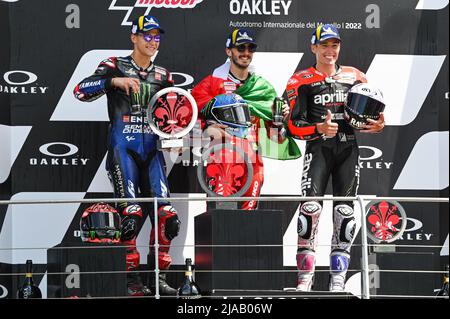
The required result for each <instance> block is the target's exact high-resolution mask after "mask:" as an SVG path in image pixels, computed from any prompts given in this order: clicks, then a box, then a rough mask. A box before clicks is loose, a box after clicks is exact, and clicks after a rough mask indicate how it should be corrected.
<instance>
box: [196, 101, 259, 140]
mask: <svg viewBox="0 0 450 319" xmlns="http://www.w3.org/2000/svg"><path fill="white" fill-rule="evenodd" d="M202 113H203V115H204V116H205V119H206V121H207V122H208V123H209V124H211V123H219V124H223V125H226V126H228V127H229V129H227V130H226V131H227V132H228V133H230V134H232V135H234V136H238V137H245V136H246V135H247V131H248V128H249V127H250V126H251V124H252V123H251V119H250V110H249V106H248V104H247V102H246V101H245V100H244V99H243V98H242V97H241V96H239V95H237V94H234V93H229V94H221V95H217V96H216V97H214V98H213V99H211V101H209V102H208V104H207V105H206V106H205V107H204V108H203V110H202Z"/></svg>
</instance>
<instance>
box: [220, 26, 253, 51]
mask: <svg viewBox="0 0 450 319" xmlns="http://www.w3.org/2000/svg"><path fill="white" fill-rule="evenodd" d="M245 43H251V44H254V45H255V46H256V45H257V44H256V40H255V36H254V35H253V34H252V33H251V32H250V31H248V30H246V29H235V30H233V32H231V33H230V35H229V36H228V39H227V44H226V47H227V48H228V49H231V48H234V47H237V46H239V45H241V44H245Z"/></svg>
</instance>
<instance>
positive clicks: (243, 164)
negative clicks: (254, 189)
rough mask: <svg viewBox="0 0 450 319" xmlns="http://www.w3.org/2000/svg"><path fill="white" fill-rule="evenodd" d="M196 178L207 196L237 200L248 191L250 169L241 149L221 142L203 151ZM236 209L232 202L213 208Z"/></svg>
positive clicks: (250, 165) (250, 178)
mask: <svg viewBox="0 0 450 319" xmlns="http://www.w3.org/2000/svg"><path fill="white" fill-rule="evenodd" d="M197 177H198V181H199V184H200V186H201V187H202V189H203V190H204V191H205V192H206V193H207V194H208V196H210V197H241V196H243V195H244V194H245V193H246V192H247V190H248V189H249V188H250V185H251V182H252V179H253V166H252V164H251V161H250V159H249V158H248V155H247V154H246V153H245V152H244V151H243V150H242V148H240V147H239V146H237V145H235V144H231V143H221V144H216V145H213V146H211V147H209V148H208V149H206V150H205V151H204V152H203V154H202V158H201V164H200V165H198V167H197ZM237 206H238V205H237V203H236V202H220V203H216V207H217V208H221V209H225V208H226V209H237Z"/></svg>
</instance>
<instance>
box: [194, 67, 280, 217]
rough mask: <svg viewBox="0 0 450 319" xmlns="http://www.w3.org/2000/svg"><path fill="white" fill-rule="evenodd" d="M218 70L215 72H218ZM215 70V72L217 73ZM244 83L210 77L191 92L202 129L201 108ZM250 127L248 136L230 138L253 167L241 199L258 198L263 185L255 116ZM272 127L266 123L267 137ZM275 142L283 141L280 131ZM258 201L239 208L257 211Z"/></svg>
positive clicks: (231, 78)
mask: <svg viewBox="0 0 450 319" xmlns="http://www.w3.org/2000/svg"><path fill="white" fill-rule="evenodd" d="M219 69H220V68H218V69H217V70H219ZM217 70H216V71H217ZM244 83H245V81H241V80H239V79H238V78H236V77H235V76H234V75H233V74H232V73H231V72H228V73H227V74H226V75H225V76H224V75H216V74H214V75H211V76H208V77H206V78H205V79H203V80H202V81H201V82H200V83H199V84H197V85H196V86H195V87H194V89H193V90H192V96H193V97H194V98H195V100H196V101H197V104H198V107H199V118H200V119H201V120H202V128H204V127H205V125H206V124H205V121H204V120H203V113H202V112H201V111H202V109H203V107H204V106H205V105H206V104H207V103H208V102H209V101H210V100H211V99H212V98H213V97H215V96H217V95H220V94H229V93H234V92H235V91H236V90H237V89H238V88H239V87H240V86H241V85H243V84H244ZM251 121H252V126H251V128H250V129H249V130H248V135H247V137H246V138H244V139H240V138H236V137H232V138H231V141H229V142H231V143H232V144H236V145H238V146H239V147H241V148H242V150H243V151H244V152H245V153H246V155H247V156H248V158H249V159H250V160H251V161H252V167H253V179H252V182H251V184H250V188H249V189H248V190H247V191H246V192H245V194H244V195H242V197H259V195H260V193H261V188H262V185H263V183H264V165H263V161H262V158H261V156H260V154H259V152H258V130H259V129H260V121H259V118H258V117H256V116H251ZM272 127H273V125H272V123H271V122H270V121H266V128H267V131H268V132H267V133H268V136H269V134H270V132H269V131H270V128H272ZM277 132H278V133H280V134H278V136H277V137H276V138H277V141H278V142H281V141H282V140H283V139H284V136H283V135H282V134H283V132H281V130H277ZM257 206H258V201H255V200H250V201H245V202H240V203H239V208H240V209H243V210H255V209H257Z"/></svg>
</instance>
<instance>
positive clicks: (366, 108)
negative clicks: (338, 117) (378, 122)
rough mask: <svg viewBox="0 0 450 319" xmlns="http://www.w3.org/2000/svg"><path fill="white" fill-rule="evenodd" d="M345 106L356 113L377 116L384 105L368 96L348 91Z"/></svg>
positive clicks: (371, 116) (370, 116) (369, 116)
mask: <svg viewBox="0 0 450 319" xmlns="http://www.w3.org/2000/svg"><path fill="white" fill-rule="evenodd" d="M347 107H348V108H349V109H350V110H352V111H353V112H354V113H356V114H358V115H362V116H365V117H368V118H377V117H378V116H379V115H380V112H383V111H384V107H385V105H384V103H382V102H380V101H378V100H376V99H373V98H371V97H369V96H366V95H362V94H358V93H351V92H349V93H348V96H347Z"/></svg>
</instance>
